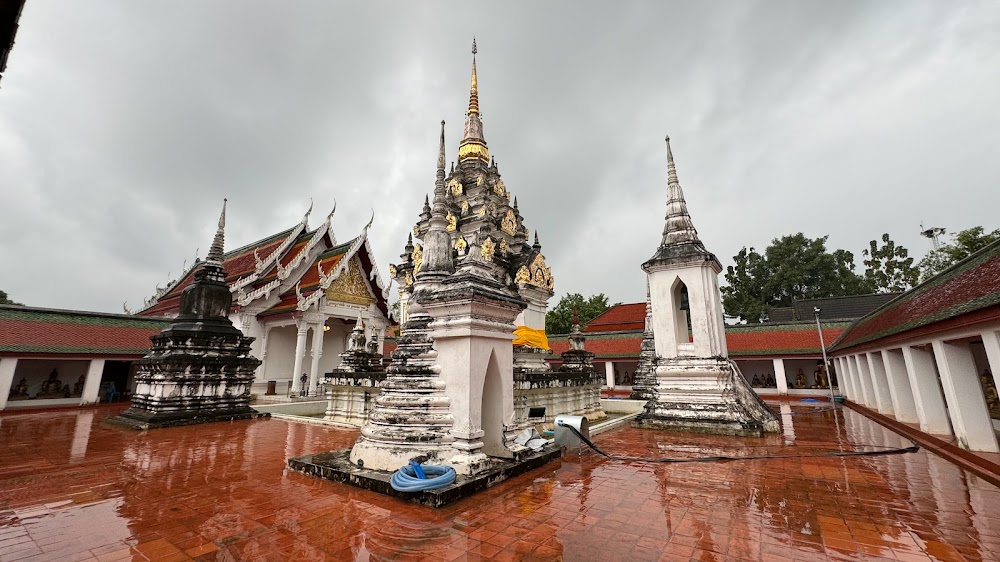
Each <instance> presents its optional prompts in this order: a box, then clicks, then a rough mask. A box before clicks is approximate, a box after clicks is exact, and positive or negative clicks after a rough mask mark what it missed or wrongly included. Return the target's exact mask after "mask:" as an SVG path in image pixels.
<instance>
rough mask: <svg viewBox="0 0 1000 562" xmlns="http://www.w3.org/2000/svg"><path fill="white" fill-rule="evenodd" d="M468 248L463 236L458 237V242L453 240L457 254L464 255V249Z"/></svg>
mask: <svg viewBox="0 0 1000 562" xmlns="http://www.w3.org/2000/svg"><path fill="white" fill-rule="evenodd" d="M468 247H469V244H468V242H466V241H465V237H464V236H459V237H458V240H455V249H456V250H458V253H460V254H464V253H465V249H466V248H468Z"/></svg>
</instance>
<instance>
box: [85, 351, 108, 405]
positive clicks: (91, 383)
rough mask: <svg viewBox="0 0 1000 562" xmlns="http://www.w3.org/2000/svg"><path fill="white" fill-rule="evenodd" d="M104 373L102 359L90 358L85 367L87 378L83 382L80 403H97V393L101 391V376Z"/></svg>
mask: <svg viewBox="0 0 1000 562" xmlns="http://www.w3.org/2000/svg"><path fill="white" fill-rule="evenodd" d="M103 375H104V359H91V360H90V366H89V367H87V378H86V379H85V380H84V383H83V395H82V396H81V397H80V405H81V406H86V405H87V404H97V402H98V393H99V392H100V391H101V376H103Z"/></svg>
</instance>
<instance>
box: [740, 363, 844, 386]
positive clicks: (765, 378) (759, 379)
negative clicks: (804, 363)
mask: <svg viewBox="0 0 1000 562" xmlns="http://www.w3.org/2000/svg"><path fill="white" fill-rule="evenodd" d="M787 382H788V388H795V389H806V388H816V389H820V388H828V387H829V382H828V381H827V378H826V370H825V369H824V368H823V367H822V365H821V366H818V367H816V370H815V371H813V384H811V385H810V384H809V379H808V377H806V373H805V371H803V370H802V369H799V372H797V373H795V382H794V383H792V381H787ZM750 386H752V387H754V388H777V387H778V384H777V381H775V379H774V375H773V374H771V373H767V374H765V375H754V376H753V379H752V380H751V381H750Z"/></svg>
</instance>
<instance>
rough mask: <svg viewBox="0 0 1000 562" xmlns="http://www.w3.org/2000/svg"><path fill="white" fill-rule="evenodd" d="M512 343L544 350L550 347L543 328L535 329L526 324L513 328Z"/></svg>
mask: <svg viewBox="0 0 1000 562" xmlns="http://www.w3.org/2000/svg"><path fill="white" fill-rule="evenodd" d="M514 345H527V346H530V347H534V348H536V349H544V350H546V351H548V350H549V349H550V348H549V338H547V337H545V330H535V329H533V328H529V327H527V326H518V327H517V329H516V330H514Z"/></svg>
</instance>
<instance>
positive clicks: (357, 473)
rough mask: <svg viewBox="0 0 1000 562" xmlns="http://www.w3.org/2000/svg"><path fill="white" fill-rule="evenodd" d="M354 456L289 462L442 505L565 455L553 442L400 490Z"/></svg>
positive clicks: (334, 454) (319, 473)
mask: <svg viewBox="0 0 1000 562" xmlns="http://www.w3.org/2000/svg"><path fill="white" fill-rule="evenodd" d="M350 456H351V450H350V449H342V450H339V451H328V452H325V453H317V454H314V455H306V456H304V457H298V458H293V459H288V466H289V468H291V469H292V470H297V471H299V472H302V473H304V474H308V475H310V476H315V477H317V478H324V479H326V480H330V481H333V482H343V483H345V484H350V485H351V486H357V487H358V488H362V489H364V490H369V491H372V492H377V493H379V494H384V495H387V496H391V497H394V498H399V499H402V500H406V501H409V502H414V503H419V504H422V505H426V506H430V507H442V506H445V505H448V504H450V503H452V502H455V501H458V500H460V499H463V498H467V497H469V496H472V495H474V494H476V493H477V492H482V491H483V490H486V489H488V488H491V487H493V486H496V485H497V484H499V483H501V482H503V481H504V480H507V479H508V478H512V477H514V476H518V475H520V474H524V473H525V472H528V471H529V470H533V469H536V468H538V467H540V466H543V465H545V464H547V463H549V462H550V461H553V460H556V459H558V458H560V457H561V456H562V451H561V449H560V448H559V447H556V446H555V445H549V446H547V447H545V448H544V449H542V450H541V451H539V452H537V453H533V454H532V455H530V456H527V457H524V458H522V459H521V460H518V461H507V460H499V459H495V460H494V465H493V467H492V468H490V469H489V470H487V471H485V472H483V473H481V474H478V475H476V476H473V477H467V476H459V477H457V478H456V479H455V483H454V484H451V485H448V486H445V487H444V488H438V489H436V490H424V491H420V492H400V491H398V490H396V489H394V488H393V487H392V485H391V484H390V483H389V481H390V479H391V478H392V474H393V473H391V472H384V471H381V470H370V469H366V468H358V467H357V466H355V465H353V464H351V461H350Z"/></svg>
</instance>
